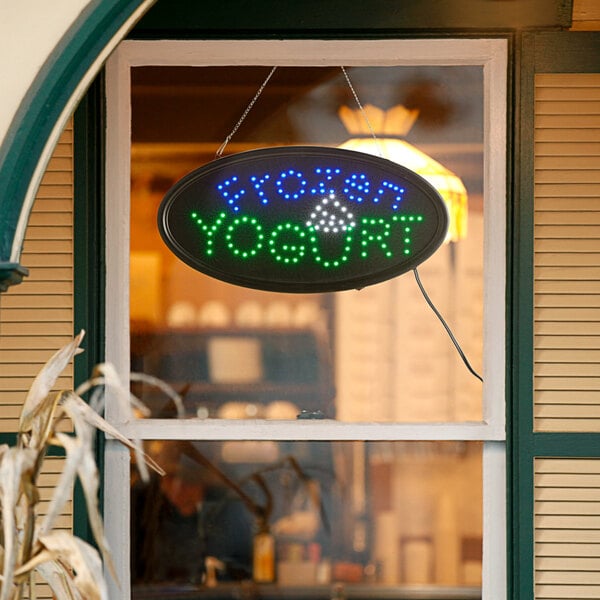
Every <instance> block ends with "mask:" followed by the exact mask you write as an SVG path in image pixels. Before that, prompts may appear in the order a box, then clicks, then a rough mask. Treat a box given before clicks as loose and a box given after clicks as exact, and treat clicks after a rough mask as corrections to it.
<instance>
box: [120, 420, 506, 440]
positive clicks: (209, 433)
mask: <svg viewBox="0 0 600 600" xmlns="http://www.w3.org/2000/svg"><path fill="white" fill-rule="evenodd" d="M119 430H120V432H121V433H122V434H123V435H125V436H127V437H132V438H137V439H143V440H152V439H187V440H325V441H329V440H364V441H382V440H386V441H399V440H503V439H504V437H505V434H504V428H494V427H492V426H490V425H487V424H485V423H440V424H432V425H430V424H422V423H342V422H339V421H332V420H328V419H327V420H304V419H300V420H297V421H275V420H273V421H262V420H254V419H248V420H245V419H244V420H236V419H231V420H228V419H205V420H200V419H183V420H178V419H140V420H137V421H135V422H132V423H128V424H126V425H122V426H121V427H120V428H119Z"/></svg>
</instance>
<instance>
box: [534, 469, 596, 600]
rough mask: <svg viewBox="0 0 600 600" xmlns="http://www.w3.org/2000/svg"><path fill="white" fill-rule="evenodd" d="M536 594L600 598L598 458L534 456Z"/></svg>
mask: <svg viewBox="0 0 600 600" xmlns="http://www.w3.org/2000/svg"><path fill="white" fill-rule="evenodd" d="M534 470H535V476H534V485H535V496H534V519H535V598H536V599H539V600H541V599H543V600H558V599H561V600H563V599H564V600H567V599H573V598H600V459H585V458H583V459H581V458H579V459H567V458H537V459H535V469H534Z"/></svg>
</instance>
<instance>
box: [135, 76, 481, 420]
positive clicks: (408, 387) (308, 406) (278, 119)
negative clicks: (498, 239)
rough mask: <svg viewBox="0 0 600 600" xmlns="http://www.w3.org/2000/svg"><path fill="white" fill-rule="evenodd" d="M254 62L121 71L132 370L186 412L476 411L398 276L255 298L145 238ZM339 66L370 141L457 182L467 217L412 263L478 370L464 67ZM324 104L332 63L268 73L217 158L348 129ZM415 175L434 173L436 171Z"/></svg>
mask: <svg viewBox="0 0 600 600" xmlns="http://www.w3.org/2000/svg"><path fill="white" fill-rule="evenodd" d="M263 71H265V69H264V68H263V69H261V68H251V67H240V68H235V69H232V68H228V69H218V68H195V69H194V68H173V67H170V68H157V67H140V68H135V69H133V71H132V165H131V172H132V185H131V254H130V316H131V336H132V337H131V362H132V368H133V369H134V370H140V371H144V372H146V373H150V374H152V375H156V376H158V377H161V378H163V379H165V380H166V381H168V382H169V383H171V384H172V385H173V386H174V387H175V389H176V390H177V391H178V392H179V393H181V394H182V395H183V396H184V401H185V408H186V416H187V417H188V418H189V417H200V418H236V419H239V418H266V419H290V418H291V419H294V418H297V416H298V415H301V414H303V416H316V417H319V418H321V417H325V418H336V419H339V420H342V421H348V422H356V421H382V422H397V421H405V422H429V423H431V422H456V421H480V420H481V419H482V408H481V396H482V389H481V385H480V383H479V382H478V381H477V380H475V379H474V378H473V377H472V376H471V375H470V374H469V373H468V372H467V371H466V369H465V368H464V366H463V364H462V362H461V360H460V358H459V357H458V355H457V354H456V352H455V350H454V348H453V346H452V344H451V343H450V341H449V339H448V337H447V335H446V333H445V332H444V330H443V329H442V327H441V325H440V324H439V322H438V321H437V319H436V318H435V316H434V315H433V313H432V312H431V310H430V309H429V307H427V306H426V304H425V301H424V299H423V298H422V297H421V295H420V293H419V291H418V289H417V286H416V284H415V282H414V279H413V277H412V275H411V274H410V273H407V274H405V275H403V276H400V277H398V278H396V279H394V280H391V281H389V282H386V283H384V284H379V285H376V286H370V287H368V288H366V289H364V290H360V291H349V292H343V293H339V294H336V295H332V294H311V295H303V294H293V295H292V294H275V293H268V292H260V291H257V290H250V289H243V288H240V287H236V286H233V285H229V284H226V283H223V282H220V281H218V280H216V279H212V278H210V277H207V276H205V275H203V274H201V273H198V272H195V271H193V270H192V269H191V268H190V267H188V266H187V265H185V264H183V263H182V262H180V261H179V260H178V259H177V258H176V257H175V256H174V255H173V254H172V253H171V252H170V251H169V250H168V249H167V247H166V246H165V244H164V243H163V242H162V240H161V239H160V236H159V233H158V228H157V226H156V215H157V209H158V205H159V203H160V201H161V200H162V198H163V196H164V194H165V192H166V190H167V189H168V188H169V187H170V186H171V185H172V184H173V183H174V182H175V181H177V180H178V179H179V178H180V177H182V176H183V175H185V174H186V173H187V172H189V171H190V170H192V169H194V168H196V167H199V166H201V165H202V164H205V163H207V162H209V161H211V160H213V159H214V155H215V152H216V150H217V148H218V147H219V145H220V144H221V142H222V141H223V139H225V137H226V136H227V134H228V133H229V131H230V129H231V126H232V124H234V123H235V122H236V121H237V118H238V117H239V114H238V111H239V112H240V113H241V111H242V110H243V107H244V106H245V102H247V98H251V97H252V96H253V94H254V93H255V91H256V86H257V85H259V84H260V82H262V81H263V79H264V76H265V75H266V73H267V72H268V69H267V71H266V72H263ZM350 76H351V78H352V81H353V82H354V85H355V87H356V88H357V90H358V92H359V94H360V96H361V98H362V100H363V104H372V105H375V106H379V107H381V110H379V112H377V111H375V113H373V114H374V115H379V114H380V113H381V115H380V117H377V118H376V119H375V118H374V117H373V120H374V123H373V126H374V127H376V128H377V129H378V131H379V129H381V131H379V133H378V137H379V138H381V139H380V142H381V144H383V143H384V142H385V144H388V142H389V143H390V144H391V143H392V141H393V142H394V144H395V145H400V146H401V147H402V148H405V147H408V145H407V144H405V143H404V142H402V143H401V142H400V141H399V140H400V138H402V136H403V132H404V133H406V131H408V130H409V129H410V131H408V133H406V138H407V142H410V146H411V148H412V147H414V148H415V149H417V148H418V150H417V152H421V153H425V154H427V155H428V156H431V157H432V158H433V159H435V161H438V163H440V164H443V165H444V168H447V169H448V170H450V171H452V173H455V174H456V175H458V176H459V177H460V179H461V180H462V182H463V183H464V185H465V186H466V191H467V193H468V226H467V228H466V229H465V228H464V226H463V225H461V227H460V230H461V235H460V236H458V235H457V236H455V238H452V239H453V240H456V241H449V242H448V243H446V244H444V245H443V246H442V247H441V248H440V249H439V250H438V251H437V252H436V253H435V255H434V256H432V257H431V258H430V259H428V260H427V261H425V263H423V264H422V265H421V266H420V267H419V271H420V273H421V278H422V280H423V283H424V285H425V287H426V288H427V290H428V292H429V293H430V295H431V297H432V299H433V301H434V303H435V304H436V306H437V307H438V308H439V310H440V311H441V313H442V314H443V315H444V317H445V318H446V319H447V320H448V322H449V323H450V326H451V327H452V329H453V331H454V333H455V334H456V335H457V337H458V339H459V341H460V343H461V346H462V347H463V349H464V351H465V352H466V354H467V356H468V357H469V360H470V361H471V363H472V364H473V366H474V368H475V370H476V371H478V372H481V370H482V348H483V327H482V321H483V314H482V313H483V309H482V307H483V276H482V275H483V201H482V195H483V192H482V190H483V168H482V164H483V163H482V161H483V133H482V123H483V116H482V107H483V100H482V98H483V76H482V69H481V67H469V66H463V67H419V68H418V69H416V68H409V67H394V68H377V67H375V68H353V69H350ZM216 89H218V90H219V93H218V94H215V90H216ZM400 105H403V106H405V107H406V108H407V110H408V109H410V110H408V113H409V114H410V115H412V116H411V119H410V124H408V125H407V124H406V123H404V121H405V120H406V119H405V118H401V119H398V117H403V116H404V115H405V114H407V112H406V111H404V110H403V111H399V110H398V106H400ZM341 106H354V104H353V98H352V96H351V95H349V90H348V86H347V84H346V82H345V81H344V78H343V76H342V74H341V72H340V70H339V69H332V68H281V69H278V71H277V72H276V73H275V75H274V76H273V78H272V80H271V81H270V82H269V85H268V86H267V87H266V88H265V90H264V92H263V94H262V95H261V97H260V99H259V101H258V102H257V103H256V106H254V107H253V109H252V111H250V113H249V114H248V116H247V118H246V119H245V120H244V123H243V125H242V126H241V127H240V129H239V131H238V132H236V135H235V137H234V138H233V139H232V140H231V142H230V144H229V145H228V146H227V152H231V153H233V152H239V151H243V150H248V149H251V148H255V147H265V146H275V145H289V144H321V145H329V146H340V145H342V144H343V143H344V142H346V141H347V140H348V138H349V137H351V136H357V135H359V134H361V128H362V129H364V125H365V124H364V123H362V121H361V120H360V115H358V116H356V115H355V119H354V120H355V121H356V123H355V126H353V127H351V128H350V129H351V131H348V130H347V129H346V127H347V126H344V124H343V123H342V121H341V120H340V118H339V116H338V111H339V109H340V107H341ZM417 114H418V118H417V117H415V115H417ZM392 117H393V118H392ZM375 121H376V122H375ZM396 121H400V123H399V124H397V123H396ZM413 122H414V125H413V124H412V123H413ZM166 123H168V127H166V126H165V124H166ZM410 125H412V128H410ZM362 133H364V132H362ZM384 138H385V139H384ZM369 139H370V140H371V141H372V139H371V138H370V136H369ZM390 140H392V141H390ZM385 147H386V148H387V145H386V146H385ZM419 156H420V155H419ZM436 164H437V163H436ZM438 166H439V165H438ZM446 175H447V174H445V175H444V176H446ZM433 176H436V177H438V176H440V177H441V175H440V174H439V173H438V172H437V171H436V172H435V173H434V175H433ZM461 206H462V205H461ZM463 208H464V207H463ZM461 210H462V209H461ZM250 268H251V267H250ZM137 391H138V392H139V393H140V394H141V395H142V397H143V399H144V401H146V402H147V403H148V404H149V405H150V407H151V409H152V416H154V417H170V416H174V415H175V413H174V411H173V407H171V406H168V405H164V403H163V402H162V400H161V399H159V398H158V397H157V396H156V395H155V394H154V392H153V391H152V390H148V389H144V388H142V387H140V386H138V388H137Z"/></svg>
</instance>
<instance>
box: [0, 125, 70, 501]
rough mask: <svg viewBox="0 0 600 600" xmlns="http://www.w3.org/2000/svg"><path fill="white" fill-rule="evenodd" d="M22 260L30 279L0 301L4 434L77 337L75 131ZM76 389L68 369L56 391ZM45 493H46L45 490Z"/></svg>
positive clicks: (53, 171)
mask: <svg viewBox="0 0 600 600" xmlns="http://www.w3.org/2000/svg"><path fill="white" fill-rule="evenodd" d="M21 262H22V264H23V265H24V266H26V267H28V268H29V270H30V276H29V277H27V278H25V280H24V282H23V283H22V284H21V285H18V286H15V287H12V288H10V289H9V291H8V292H7V293H5V294H2V297H1V299H0V332H1V335H0V431H3V432H14V431H16V429H17V424H18V417H19V411H20V406H21V405H22V403H23V401H24V399H25V397H26V395H27V390H28V389H29V386H30V385H31V382H32V381H33V378H34V377H35V375H36V374H37V372H38V371H39V369H40V368H41V367H42V365H43V364H44V363H45V362H46V361H47V360H48V358H50V356H51V355H52V354H53V353H54V352H55V351H56V350H58V348H60V347H61V346H62V345H64V344H65V343H66V342H68V341H69V340H70V339H72V337H73V132H72V126H71V125H68V126H67V128H66V130H65V131H64V132H63V134H62V136H61V139H60V141H59V143H58V145H57V147H56V150H55V152H54V154H53V156H52V158H51V160H50V162H49V164H48V167H47V170H46V173H45V175H44V177H43V179H42V184H41V186H40V188H39V190H38V194H37V197H36V200H35V202H34V205H33V209H32V212H31V216H30V219H29V223H28V227H27V232H26V237H25V242H24V245H23V254H22V257H21ZM72 386H73V369H72V367H71V366H70V367H69V368H68V369H67V370H65V373H64V374H63V375H62V376H61V377H60V378H59V380H58V381H57V385H56V389H57V390H58V389H69V388H72ZM44 494H45V492H44Z"/></svg>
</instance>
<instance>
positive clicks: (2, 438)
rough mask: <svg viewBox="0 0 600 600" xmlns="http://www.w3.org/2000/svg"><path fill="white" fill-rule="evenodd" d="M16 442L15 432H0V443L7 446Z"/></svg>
mask: <svg viewBox="0 0 600 600" xmlns="http://www.w3.org/2000/svg"><path fill="white" fill-rule="evenodd" d="M16 443H17V434H16V433H3V432H0V444H6V445H7V446H14V445H16Z"/></svg>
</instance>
